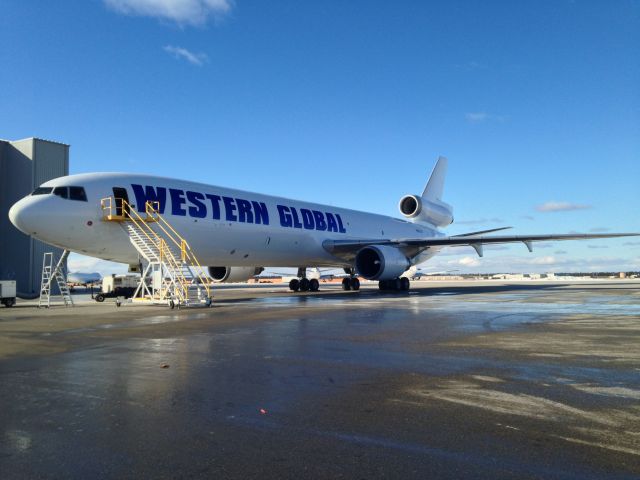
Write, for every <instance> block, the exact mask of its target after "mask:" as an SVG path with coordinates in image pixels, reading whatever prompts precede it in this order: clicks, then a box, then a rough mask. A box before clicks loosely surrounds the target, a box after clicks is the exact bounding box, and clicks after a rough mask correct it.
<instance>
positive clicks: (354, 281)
mask: <svg viewBox="0 0 640 480" xmlns="http://www.w3.org/2000/svg"><path fill="white" fill-rule="evenodd" d="M349 284H350V286H351V290H360V280H359V279H358V277H352V278H350V279H349Z"/></svg>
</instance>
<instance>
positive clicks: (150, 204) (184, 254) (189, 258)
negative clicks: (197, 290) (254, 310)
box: [145, 200, 210, 296]
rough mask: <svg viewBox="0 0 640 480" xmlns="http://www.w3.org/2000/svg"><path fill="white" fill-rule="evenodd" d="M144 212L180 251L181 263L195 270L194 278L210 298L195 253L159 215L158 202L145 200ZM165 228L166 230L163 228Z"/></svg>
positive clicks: (207, 285) (207, 286)
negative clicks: (187, 264)
mask: <svg viewBox="0 0 640 480" xmlns="http://www.w3.org/2000/svg"><path fill="white" fill-rule="evenodd" d="M145 211H146V213H147V215H148V216H149V217H150V218H152V219H153V220H154V221H155V222H157V224H158V227H160V229H161V230H162V231H163V232H164V233H165V235H166V236H167V237H168V238H169V239H171V241H172V242H173V243H174V244H175V245H176V246H177V247H178V248H179V249H180V255H181V259H182V261H183V262H190V263H191V264H192V265H193V266H194V267H195V269H194V270H196V271H195V276H196V277H197V279H198V280H199V282H200V284H201V285H202V286H203V288H204V289H205V290H206V291H207V296H210V290H209V284H208V282H207V280H206V278H205V277H204V275H203V274H202V272H203V271H204V269H203V268H202V265H200V262H199V261H198V258H197V257H196V255H195V253H193V250H192V249H191V246H190V245H189V243H188V242H187V241H186V239H185V238H184V237H182V236H181V235H180V234H179V233H178V232H177V231H176V230H175V228H173V226H172V225H171V224H170V223H169V222H168V221H167V220H166V219H165V218H164V217H163V216H162V215H161V214H160V202H158V201H152V200H147V202H146V204H145ZM165 227H166V228H165Z"/></svg>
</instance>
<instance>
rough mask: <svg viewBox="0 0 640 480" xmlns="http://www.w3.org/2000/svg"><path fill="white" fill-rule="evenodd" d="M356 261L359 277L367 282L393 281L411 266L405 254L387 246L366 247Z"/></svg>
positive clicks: (358, 254)
mask: <svg viewBox="0 0 640 480" xmlns="http://www.w3.org/2000/svg"><path fill="white" fill-rule="evenodd" d="M355 260H356V261H355V264H356V271H357V272H358V275H361V276H363V277H364V278H366V279H367V280H391V279H394V278H396V277H399V276H400V275H402V274H403V273H404V272H405V271H406V270H407V269H408V268H409V267H410V266H411V262H409V259H408V258H407V257H406V256H405V255H404V253H402V252H401V251H400V250H399V249H397V248H395V247H389V246H386V245H370V246H367V247H364V248H362V249H360V250H359V251H358V253H357V254H356V259H355Z"/></svg>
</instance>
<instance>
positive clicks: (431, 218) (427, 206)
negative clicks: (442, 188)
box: [398, 195, 453, 227]
mask: <svg viewBox="0 0 640 480" xmlns="http://www.w3.org/2000/svg"><path fill="white" fill-rule="evenodd" d="M398 208H399V209H400V213H401V214H402V215H404V216H405V217H406V218H408V219H410V220H411V221H414V222H416V221H417V222H426V223H430V224H431V225H433V226H434V227H446V226H447V225H451V224H452V223H453V207H451V205H449V204H447V203H445V202H443V201H441V200H435V199H434V200H429V199H425V198H424V197H419V196H418V195H405V196H404V197H402V198H401V199H400V203H398Z"/></svg>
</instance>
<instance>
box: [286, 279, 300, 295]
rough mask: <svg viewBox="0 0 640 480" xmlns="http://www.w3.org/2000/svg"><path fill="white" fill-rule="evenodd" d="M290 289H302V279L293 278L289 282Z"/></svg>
mask: <svg viewBox="0 0 640 480" xmlns="http://www.w3.org/2000/svg"><path fill="white" fill-rule="evenodd" d="M289 289H290V290H291V291H292V292H297V291H298V290H300V280H298V279H297V278H294V279H293V280H291V281H290V282H289Z"/></svg>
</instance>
